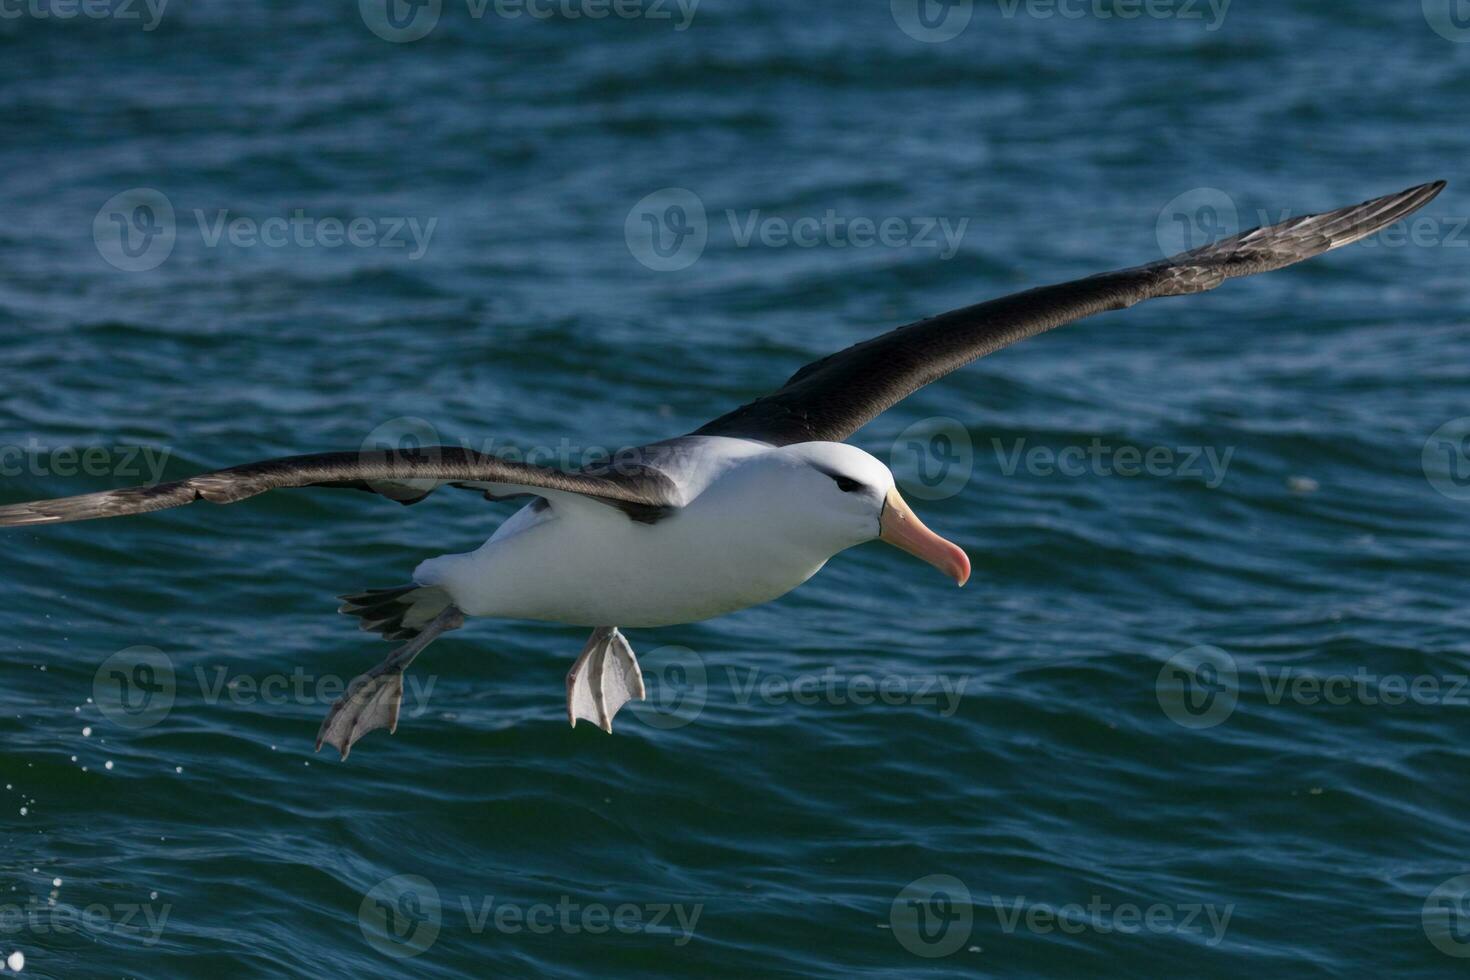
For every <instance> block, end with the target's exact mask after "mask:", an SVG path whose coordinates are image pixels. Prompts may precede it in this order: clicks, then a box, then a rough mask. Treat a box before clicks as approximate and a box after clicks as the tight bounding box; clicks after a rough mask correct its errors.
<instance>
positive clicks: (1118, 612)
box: [0, 0, 1470, 980]
mask: <svg viewBox="0 0 1470 980" xmlns="http://www.w3.org/2000/svg"><path fill="white" fill-rule="evenodd" d="M598 12H603V13H606V14H607V16H602V17H595V16H591V15H592V14H596V13H598ZM543 14H544V15H546V16H542V15H543ZM1130 14H1137V16H1129V15H1130ZM1462 15H1463V11H1462V10H1460V9H1458V8H1457V7H1456V5H1454V4H1452V3H1450V2H1449V0H1443V2H1441V0H1426V2H1424V3H1423V4H1421V3H1419V2H1414V0H1399V2H1394V3H1383V2H1371V0H1331V2H1329V0H1276V2H1273V3H1269V4H1267V3H1260V2H1252V3H1247V2H1244V0H1242V2H1238V3H1235V4H1224V5H1221V4H1216V5H1215V6H1211V5H1210V4H1208V3H1204V2H1196V0H1177V2H1173V3H1168V2H1163V0H1160V2H1156V3H1152V4H1150V5H1148V6H1146V7H1145V6H1143V5H1134V4H1128V3H1124V2H1122V0H1118V2H1104V0H1098V2H1097V3H1093V2H1092V0H1087V2H1085V3H1084V2H1080V0H1061V2H1060V4H1059V5H1058V4H1049V3H1043V2H1040V0H1014V2H1013V0H1004V2H994V3H992V2H981V3H977V4H974V5H973V6H972V5H970V4H968V3H966V2H963V0H962V2H959V3H954V4H951V5H948V6H940V5H932V4H927V5H926V6H925V7H923V8H922V9H921V8H919V7H918V5H917V4H915V3H909V2H907V0H894V3H892V4H890V3H886V2H880V0H869V2H864V3H843V2H837V0H808V2H805V3H801V4H786V3H777V2H775V0H704V2H702V3H699V4H697V5H691V4H689V3H686V4H685V5H684V6H680V5H678V4H675V3H673V2H669V0H666V2H655V0H639V2H633V0H629V2H626V3H623V4H620V5H618V6H616V7H613V6H610V5H602V4H598V3H596V2H594V0H557V2H556V3H555V4H552V3H546V2H534V0H533V2H531V3H530V5H529V6H528V7H525V8H523V7H521V6H517V5H513V4H510V3H507V2H502V3H495V2H493V0H492V2H490V3H489V5H488V6H486V5H484V4H479V3H475V4H470V3H466V2H464V0H442V2H434V3H429V4H427V5H421V6H418V7H408V6H406V5H404V6H401V7H396V8H395V9H393V10H388V9H387V8H385V7H384V6H383V5H382V4H381V3H378V2H377V0H364V2H363V3H361V4H358V3H351V2H340V3H333V4H315V3H309V4H308V3H286V2H263V0H237V2H224V0H193V2H188V0H172V2H171V3H168V4H166V5H164V6H163V8H162V9H158V6H157V4H156V3H155V4H154V5H152V6H150V5H147V4H145V3H143V2H141V0H138V2H134V3H131V4H122V3H109V4H103V5H92V4H88V5H87V6H86V7H85V8H80V7H76V6H74V5H68V4H65V3H62V2H61V0H27V2H25V3H14V4H8V3H7V4H4V5H0V93H3V101H0V105H3V124H0V340H3V365H4V375H3V377H4V383H3V384H0V466H3V479H0V503H11V502H16V501H21V500H27V499H31V498H35V497H44V496H55V495H62V494H67V493H80V492H86V491H90V490H97V489H103V488H106V487H112V486H123V485H128V484H133V483H142V482H147V481H149V480H151V479H156V478H158V477H160V476H163V477H167V478H174V477H177V476H182V475H185V474H189V473H192V472H197V471H199V470H201V469H205V468H213V467H219V466H225V465H230V464H234V463H239V462H245V461H249V460H253V459H257V458H262V457H269V456H275V455H284V454H291V453H298V452H308V451H317V450H325V449H356V448H358V447H360V446H363V445H365V444H379V443H383V442H397V443H402V442H404V441H408V440H425V439H432V440H435V441H443V442H448V443H453V444H460V443H464V444H468V445H471V446H473V447H475V448H486V447H489V448H490V449H492V450H496V451H501V450H508V449H510V448H511V447H519V448H521V449H530V450H535V451H536V452H537V453H538V455H539V456H540V458H544V459H547V460H548V461H553V462H559V461H569V462H573V463H575V462H580V461H583V460H586V459H588V458H589V457H593V456H596V454H597V452H598V450H600V449H607V448H616V447H620V446H625V445H631V444H637V443H641V442H644V441H649V440H653V439H658V438H663V437H666V436H670V435H675V434H678V433H682V432H687V431H689V430H690V429H692V428H694V427H696V426H697V425H699V424H700V423H702V422H703V421H705V420H707V419H709V418H711V417H713V416H714V415H716V414H719V413H721V412H723V411H725V410H727V409H728V408H729V407H731V406H733V405H735V404H738V403H739V402H741V401H742V400H746V399H749V398H751V397H753V396H755V395H757V394H760V393H762V392H764V391H766V390H768V389H769V388H771V387H772V386H774V385H776V384H778V383H779V382H780V381H781V380H782V379H784V378H785V377H786V376H787V375H788V374H789V373H790V372H791V371H793V370H795V368H797V367H798V366H800V365H802V364H804V363H806V362H807V361H809V360H812V359H814V358H816V357H819V356H822V355H824V354H826V353H829V352H830V351H833V350H836V349H838V348H840V347H843V346H845V345H847V344H849V343H852V342H855V341H857V340H859V339H862V338H865V337H868V336H870V335H872V334H875V333H878V332H880V331H883V330H886V329H888V328H890V327H891V326H894V325H897V324H900V323H904V322H907V321H909V320H912V319H915V318H918V317H920V316H923V315H928V314H932V313H937V312H941V311H944V310H947V309H951V308H954V307H957V306H962V305H966V304H969V303H972V302H976V301H978V300H981V299H984V298H987V297H990V296H994V295H999V294H1004V293H1007V292H1010V291H1014V290H1017V289H1021V288H1026V287H1028V286H1031V285H1037V284H1041V283H1044V282H1050V281H1058V280H1064V279H1067V278H1071V277H1075V276H1079V275H1085V274H1089V273H1092V272H1100V271H1104V270H1107V269H1110V268H1116V267H1120V266H1123V265H1130V264H1135V263H1138V262H1142V261H1149V260H1152V259H1156V258H1159V257H1161V256H1162V255H1163V254H1165V253H1166V252H1171V251H1176V250H1178V249H1179V248H1182V247H1185V246H1187V245H1199V244H1203V243H1204V242H1205V241H1207V240H1209V239H1210V238H1213V237H1215V236H1216V235H1218V234H1225V233H1228V232H1230V231H1234V230H1238V229H1240V228H1244V227H1249V226H1251V225H1255V224H1259V223H1261V221H1262V220H1266V221H1275V220H1279V219H1280V218H1283V217H1288V216H1291V215H1295V214H1302V213H1308V212H1312V211H1317V210H1323V209H1327V208H1331V207H1337V206H1341V205H1346V204H1351V203H1354V202H1356V201H1360V200H1363V199H1365V198H1368V197H1371V196H1374V195H1378V194H1384V193H1389V192H1391V191H1395V190H1398V189H1400V188H1402V187H1407V186H1409V185H1411V184H1415V183H1418V182H1421V181H1425V180H1432V179H1437V178H1444V179H1448V180H1450V181H1451V186H1450V189H1449V190H1448V191H1447V192H1446V193H1445V194H1444V195H1443V196H1442V197H1441V198H1440V199H1439V200H1438V201H1436V202H1435V203H1434V204H1433V205H1431V206H1430V208H1429V209H1427V210H1426V211H1425V212H1424V216H1423V217H1422V219H1419V220H1417V221H1416V222H1414V223H1413V224H1411V225H1409V226H1406V227H1401V228H1397V229H1394V230H1393V233H1392V234H1391V235H1390V236H1388V237H1386V238H1382V239H1379V240H1377V241H1375V242H1372V243H1369V244H1365V245H1359V246H1355V247H1353V248H1351V249H1346V250H1343V251H1341V252H1337V253H1334V254H1332V255H1330V256H1327V257H1325V258H1321V259H1318V260H1315V261H1313V262H1311V263H1309V264H1306V265H1303V266H1300V267H1297V268H1293V269H1290V270H1287V271H1283V272H1278V273H1274V274H1272V275H1271V276H1267V277H1263V278H1259V279H1252V280H1248V281H1242V282H1234V283H1230V284H1228V285H1227V286H1226V287H1225V288H1222V289H1220V290H1219V291H1218V292H1214V293H1211V294H1208V295H1204V296H1196V297H1189V298H1185V299H1177V300H1168V301H1159V302H1157V303H1150V304H1146V305H1144V306H1141V307H1138V308H1136V309H1134V310H1132V311H1129V312H1126V313H1115V314H1109V315H1106V316H1102V317H1098V318H1095V319H1092V320H1089V321H1086V322H1083V323H1079V324H1076V325H1073V326H1070V327H1068V328H1066V329H1065V330H1061V331H1058V332H1056V333H1053V334H1049V335H1046V336H1043V337H1040V338H1036V339H1033V340H1031V341H1028V342H1026V343H1024V344H1022V345H1019V346H1017V347H1015V348H1012V349H1009V350H1005V351H1003V352H1000V353H997V354H995V355H993V356H991V357H989V358H987V359H985V360H983V361H981V362H979V363H977V364H975V365H973V366H971V367H970V368H968V369H966V370H964V371H962V372H960V373H957V374H955V375H953V376H951V377H950V378H948V379H946V380H945V381H944V382H942V383H940V384H936V385H934V386H931V387H930V388H927V389H925V390H924V391H922V392H920V393H918V394H917V395H915V396H914V397H912V398H910V399H908V400H907V401H905V402H903V403H902V404H901V405H899V406H898V407H896V408H894V409H893V410H891V411H890V412H888V413H887V414H885V415H884V416H882V417H881V418H879V419H877V420H876V421H874V422H873V423H872V424H870V425H869V426H868V427H866V428H865V429H864V430H862V431H861V432H860V433H858V435H857V436H856V437H855V439H854V441H855V442H856V443H857V444H859V445H861V446H863V447H864V448H867V449H869V450H870V451H872V452H874V453H875V454H877V455H878V456H879V457H880V458H882V459H884V460H885V461H889V462H891V463H892V465H893V466H894V467H895V470H896V471H897V472H898V473H899V475H900V477H901V480H902V482H903V486H904V487H905V490H906V492H907V494H908V496H909V498H910V500H911V501H912V503H913V504H914V506H915V508H916V509H917V510H918V511H919V513H920V514H921V515H922V516H923V517H924V518H925V520H926V521H927V522H928V523H929V524H930V525H931V526H932V527H934V528H936V529H937V530H939V531H940V532H941V533H943V534H945V535H946V536H947V537H950V538H952V539H954V540H955V541H957V542H959V543H961V544H962V545H963V546H964V547H965V548H966V549H967V550H968V552H969V554H970V557H971V559H972V561H973V563H974V568H975V571H974V578H973V580H972V582H971V583H970V585H969V586H968V587H967V588H966V589H964V590H963V591H957V590H955V589H954V588H953V587H952V586H951V585H948V584H947V583H946V581H945V580H944V579H943V578H942V577H941V576H939V575H938V574H936V573H934V572H933V571H932V570H931V569H928V568H927V567H925V566H923V565H921V564H919V563H918V562H915V561H912V560H910V559H908V558H907V557H905V556H903V555H900V554H898V553H897V552H894V551H892V550H891V549H886V548H882V547H879V546H877V545H871V546H865V547H862V548H859V549H856V550H854V551H851V552H849V553H846V554H844V555H842V556H840V557H838V558H837V559H836V560H834V561H833V562H831V563H830V565H829V566H828V567H827V568H826V569H825V570H824V571H822V572H821V573H820V574H819V575H818V576H817V577H816V578H815V579H813V580H812V581H811V582H809V583H808V584H807V585H806V586H804V587H803V588H801V589H799V590H798V591H796V592H795V593H793V594H791V595H789V596H787V597H786V598H783V599H781V600H779V601H777V602H775V603H772V604H770V605H768V606H765V607H762V608H757V609H752V610H748V611H746V612H743V613H740V614H737V615H732V616H728V617H725V618H722V619H718V620H713V621H710V622H705V623H697V624H692V625H687V626H679V627H671V628H665V629H657V630H640V631H631V632H630V640H631V642H632V644H633V646H634V648H635V649H636V650H637V651H639V654H640V656H641V658H642V660H643V663H644V669H645V671H646V673H647V675H648V678H649V687H650V700H649V702H648V703H647V704H645V705H641V706H638V708H637V709H636V710H635V709H631V708H630V709H628V710H626V711H625V712H624V713H623V714H622V715H620V716H619V717H618V719H617V722H616V731H615V734H613V735H612V736H607V735H604V734H603V733H601V732H599V731H598V730H596V729H595V728H594V727H592V726H589V725H585V724H584V725H579V726H578V727H577V728H576V729H575V730H574V729H571V728H569V727H568V726H567V723H566V719H565V716H564V704H563V677H564V674H565V672H566V669H567V667H568V666H569V664H570V661H571V659H572V658H573V657H574V656H575V655H576V653H577V652H578V650H579V649H580V648H581V645H582V642H583V640H584V636H583V635H582V631H579V630H571V629H564V628H560V627H556V626H551V625H546V624H527V623H519V622H499V621H474V622H472V623H471V625H470V627H469V628H467V629H465V630H462V631H460V632H457V633H454V634H452V635H450V636H448V637H446V638H445V639H443V640H442V641H440V642H439V643H437V644H436V645H435V646H434V647H433V648H432V649H431V650H429V651H428V652H427V653H426V654H425V655H424V656H423V657H422V658H420V660H419V661H418V663H417V664H416V665H415V667H414V668H413V671H412V673H411V675H410V676H411V678H412V681H411V684H410V687H409V691H408V698H407V700H406V702H405V705H404V716H403V719H402V722H401V724H400V726H399V729H398V731H397V733H396V734H395V735H393V736H391V737H390V736H389V735H388V734H387V733H386V732H379V733H375V734H373V735H371V736H369V737H368V738H367V739H365V740H364V741H363V742H362V743H360V744H359V745H358V746H357V747H356V749H355V750H354V751H353V753H352V756H351V758H350V760H348V761H347V762H346V763H342V762H339V761H337V759H336V757H335V755H334V754H332V753H323V754H321V755H317V754H314V753H313V751H312V748H313V745H312V743H313V738H314V735H315V731H316V727H317V725H318V722H319V720H320V718H321V717H322V715H323V714H324V712H325V711H326V708H327V706H328V705H329V704H330V702H331V701H332V699H333V698H334V697H335V696H336V693H337V691H338V689H339V688H340V684H341V682H342V680H343V679H344V678H350V677H351V676H353V675H355V674H356V673H358V672H360V671H361V670H363V669H365V668H367V667H368V666H370V665H371V664H373V663H375V662H376V661H377V660H378V659H379V658H380V657H381V656H382V654H383V653H384V652H386V649H387V646H386V645H385V644H383V643H382V642H381V641H380V640H378V638H377V637H376V636H372V635H369V634H364V633H360V632H358V631H356V630H355V629H354V628H353V624H352V623H350V622H349V621H347V620H346V619H345V618H343V617H341V616H338V615H336V614H335V612H334V608H335V606H336V601H335V599H334V596H336V595H337V594H339V593H343V592H347V591H352V590H356V589H359V588H362V587H370V586H389V585H395V584H398V583H400V582H403V581H406V580H407V579H408V576H409V575H410V573H411V571H412V569H413V567H414V566H415V565H416V564H417V563H418V562H419V561H421V560H423V559H424V558H427V557H431V556H433V555H436V554H440V553H444V552H454V551H464V550H468V549H470V548H473V547H475V546H476V545H477V544H478V543H479V542H480V541H482V540H483V539H484V538H485V537H486V536H488V534H489V533H490V532H491V531H492V530H493V529H494V527H495V526H496V524H497V522H498V521H500V520H502V519H503V518H504V517H505V516H506V515H507V514H508V513H509V512H510V509H509V507H508V506H507V505H504V504H500V505H493V504H489V503H486V502H483V501H480V500H478V499H477V498H475V497H474V496H473V495H470V494H461V493H455V492H452V491H443V492H440V493H439V494H436V495H435V496H434V497H432V498H430V499H429V500H428V501H425V502H424V503H422V504H419V505H417V506H415V507H412V508H401V507H397V506H395V505H393V504H391V503H388V502H385V501H383V500H380V499H376V498H373V497H370V496H368V495H365V494H353V493H348V492H336V491H318V492H302V493H294V494H293V493H280V494H273V495H269V496H266V497H262V498H258V499H255V500H251V501H249V502H247V503H243V504H240V505H238V506H234V507H228V508H217V507H212V506H207V505H203V504H200V505H196V506H194V507H191V508H184V509H180V510H175V511H169V512H165V513H158V514H153V515H145V516H140V517H134V518H129V519H124V520H118V521H111V522H96V523H91V524H80V525H71V526H64V527H54V528H26V529H20V530H10V531H6V532H4V534H3V536H0V545H3V552H0V553H3V556H4V557H3V561H0V595H3V601H0V610H3V611H0V626H3V630H0V636H3V639H0V647H3V650H4V655H3V657H0V787H3V789H0V956H8V955H9V954H10V953H12V952H13V951H19V952H21V953H23V955H24V957H25V963H24V972H23V975H24V976H28V977H65V978H72V977H149V978H153V977H159V978H173V977H205V976H240V977H246V976H271V977H282V976H289V977H358V976H376V975H385V974H402V975H410V976H418V977H434V978H450V977H491V976H495V977H500V976H505V977H559V978H572V977H624V976H626V977H730V978H741V980H744V978H748V977H754V976H761V977H793V978H795V977H802V978H811V977H834V978H836V977H842V978H848V977H857V976H861V977H915V976H923V977H974V976H996V977H1097V976H1108V977H1159V976H1179V975H1188V976H1220V977H1226V976H1230V977H1234V976H1242V975H1249V976H1256V977H1266V976H1290V977H1363V976H1396V977H1409V976H1413V977H1438V976H1448V975H1452V974H1456V973H1459V972H1463V970H1464V968H1465V965H1466V962H1467V961H1466V956H1467V955H1470V903H1467V902H1466V901H1465V894H1466V891H1467V889H1470V878H1464V877H1461V876H1464V875H1466V874H1470V851H1467V849H1466V840H1467V830H1470V822H1467V820H1466V817H1465V812H1466V811H1465V801H1466V800H1467V799H1470V751H1467V749H1466V744H1465V733H1466V731H1467V730H1470V729H1467V725H1470V712H1467V707H1466V705H1467V704H1470V685H1467V684H1466V681H1465V678H1466V675H1467V674H1470V640H1467V630H1470V613H1467V607H1466V602H1465V600H1466V586H1465V574H1464V573H1465V559H1466V554H1467V548H1470V527H1467V515H1470V459H1467V458H1466V450H1467V442H1466V438H1465V437H1466V433H1467V432H1470V420H1467V416H1470V386H1467V383H1470V326H1467V315H1466V312H1465V310H1466V307H1465V283H1466V260H1467V257H1470V247H1467V246H1470V231H1467V227H1466V221H1467V216H1470V210H1467V209H1470V198H1467V197H1466V188H1467V186H1470V184H1467V180H1466V175H1465V172H1464V171H1465V160H1466V159H1470V130H1467V128H1466V125H1465V118H1466V117H1465V108H1466V92H1467V91H1470V44H1467V43H1465V42H1466V41H1467V39H1470V21H1466V20H1465V18H1464V17H1463V16H1462ZM17 962H18V961H17Z"/></svg>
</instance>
